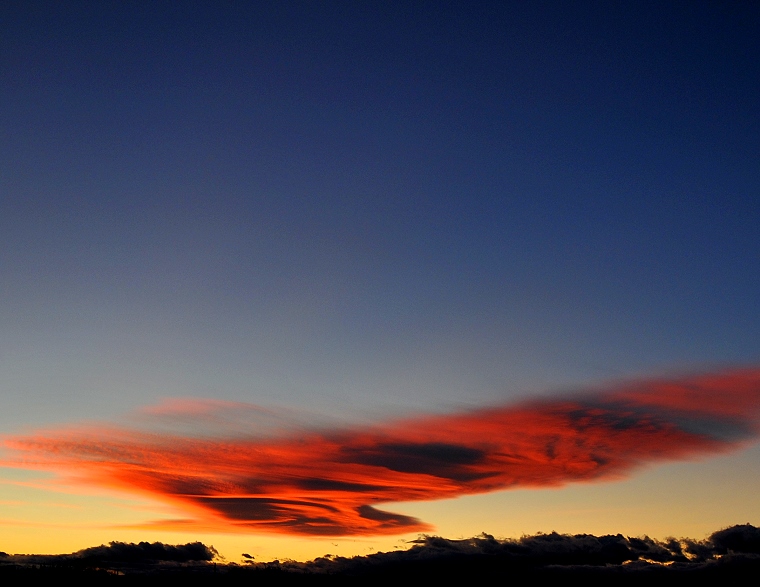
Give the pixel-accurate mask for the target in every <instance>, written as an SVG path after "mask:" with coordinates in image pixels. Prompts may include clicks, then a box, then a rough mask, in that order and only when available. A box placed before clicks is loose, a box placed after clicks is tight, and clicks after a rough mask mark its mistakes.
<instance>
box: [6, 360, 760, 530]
mask: <svg viewBox="0 0 760 587" xmlns="http://www.w3.org/2000/svg"><path fill="white" fill-rule="evenodd" d="M172 409H175V410H176V411H177V413H181V414H182V416H183V417H184V418H187V417H195V418H197V419H198V421H199V422H200V421H201V420H203V419H204V418H206V422H205V423H206V424H208V418H210V419H211V420H212V421H214V422H223V421H224V419H223V418H220V415H219V412H221V411H223V410H224V409H232V410H235V411H236V412H237V413H238V415H239V414H240V413H244V412H245V410H244V406H242V405H241V404H225V403H224V402H209V403H208V404H204V403H202V402H200V403H199V402H191V403H189V407H183V405H182V404H181V403H177V402H176V401H175V403H173V404H170V405H167V406H164V407H162V408H160V409H158V410H154V412H155V413H160V414H163V415H167V413H169V412H171V410H172ZM250 409H251V410H252V412H255V413H256V414H258V415H259V417H260V416H261V414H262V413H264V414H266V412H262V411H261V410H260V409H258V408H256V407H254V406H251V407H250ZM241 410H242V412H241ZM758 424H760V370H743V371H733V372H723V373H718V374H713V375H703V376H700V377H692V378H683V379H680V380H670V381H641V382H637V383H633V384H628V385H625V386H621V387H617V388H614V389H611V390H607V391H596V392H589V393H585V394H574V395H572V396H567V397H562V398H555V399H545V400H539V401H527V402H523V403H519V404H513V405H505V406H496V407H491V408H486V409H480V410H477V411H471V412H465V413H459V414H450V415H436V416H426V417H417V418H413V419H407V420H398V421H393V422H389V423H385V424H378V425H374V426H366V427H364V428H363V429H358V428H339V427H333V428H321V429H311V430H309V429H304V428H294V429H291V430H288V431H284V432H283V430H282V429H279V432H278V433H277V434H273V433H272V434H270V435H269V436H261V435H260V434H258V435H254V433H255V432H256V431H255V430H251V431H250V433H249V434H241V433H240V430H239V428H238V429H237V430H236V433H235V434H230V433H229V431H226V432H223V433H222V434H219V435H217V436H209V435H205V436H203V437H198V436H193V435H190V434H178V433H177V432H172V433H166V432H164V433H157V432H147V431H145V430H140V429H138V428H128V427H123V426H122V427H117V426H112V427H101V428H80V429H77V428H74V429H68V431H52V432H50V431H49V432H42V433H39V434H36V435H31V436H22V437H14V438H9V439H6V441H5V444H6V446H8V447H10V448H11V449H13V450H15V451H16V452H17V454H18V457H17V458H16V459H15V460H14V463H15V466H24V467H30V468H43V469H49V470H55V471H59V472H62V473H65V474H67V475H69V476H70V477H72V478H74V477H73V476H76V477H75V478H76V479H77V481H78V482H83V483H88V484H95V485H97V486H101V487H109V488H117V489H120V490H127V491H131V492H137V493H145V494H149V495H151V496H153V497H158V498H160V499H163V500H165V501H167V502H171V503H173V504H175V505H180V506H181V507H182V508H184V510H185V511H187V512H188V518H187V519H186V520H178V521H174V522H157V523H156V524H157V525H159V526H160V525H163V526H164V527H173V528H177V527H179V526H181V527H184V528H188V527H193V526H195V527H206V528H209V527H210V528H215V529H217V530H226V531H262V530H265V531H276V532H283V533H291V534H307V535H350V534H354V535H357V534H365V535H371V534H392V533H404V532H414V531H425V530H429V529H430V527H429V526H428V525H426V524H425V523H424V522H421V521H419V520H417V519H415V518H411V517H409V516H404V515H399V514H393V513H390V512H386V511H383V510H380V509H377V508H376V506H377V505H378V504H381V503H388V502H398V501H414V500H432V499H440V498H447V497H456V496H460V495H465V494H473V493H482V492H488V491H494V490H500V489H509V488H518V487H547V486H558V485H562V484H565V483H570V482H584V481H585V482H589V481H595V480H603V479H614V478H619V477H621V476H623V475H625V474H627V473H629V472H630V471H631V470H632V469H633V468H634V467H636V466H638V465H642V464H645V463H650V462H656V461H665V460H675V459H684V458H690V457H695V456H700V455H706V454H710V453H716V452H722V451H726V450H730V449H733V448H736V447H737V446H739V445H741V444H743V443H745V442H746V441H748V440H751V439H753V438H755V437H756V436H757V434H758V432H759V431H760V426H758ZM222 428H224V426H222ZM154 527H155V526H154Z"/></svg>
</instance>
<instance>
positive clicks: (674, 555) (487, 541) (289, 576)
mask: <svg viewBox="0 0 760 587" xmlns="http://www.w3.org/2000/svg"><path fill="white" fill-rule="evenodd" d="M371 509H372V508H370V510H371ZM363 513H364V514H367V513H368V512H367V511H366V510H364V511H363ZM369 515H372V516H377V517H379V518H380V519H381V520H382V521H393V518H386V517H385V514H384V513H383V512H378V511H377V510H374V511H371V512H369ZM758 536H760V529H758V528H756V527H754V526H751V525H749V524H745V525H742V526H732V527H730V528H726V529H723V530H720V531H718V532H715V533H713V534H712V535H711V536H710V537H709V538H707V539H706V540H702V541H698V540H692V539H674V538H671V539H667V540H664V541H658V540H654V539H652V538H649V537H646V536H642V537H635V538H633V537H626V536H623V535H622V534H615V535H605V536H594V535H591V534H575V535H569V534H558V533H556V532H551V533H548V534H537V535H534V536H523V537H522V538H519V539H496V538H494V537H493V536H490V535H488V534H481V535H480V536H476V537H474V538H468V539H464V540H451V539H447V538H442V537H440V536H422V537H420V538H419V539H417V540H414V541H412V542H411V543H410V544H411V546H410V548H408V549H407V550H398V551H393V552H381V553H376V554H372V555H368V556H356V557H352V558H345V557H335V556H330V555H326V556H325V557H321V558H317V559H315V560H313V561H309V562H295V561H285V562H280V561H275V562H268V563H257V562H255V560H254V557H253V556H251V555H250V554H247V553H246V554H243V555H242V556H243V558H244V559H245V565H244V566H237V565H235V564H234V563H233V564H221V563H220V564H218V565H216V564H214V565H212V563H214V562H216V561H219V558H218V555H217V553H216V551H215V550H214V548H213V547H208V546H205V545H203V544H201V543H198V542H195V543H190V544H185V545H181V546H170V545H165V544H161V543H153V544H149V543H147V542H141V543H139V544H125V543H120V542H112V543H110V544H109V545H108V546H98V547H94V548H88V549H85V550H81V551H79V552H76V553H73V554H69V555H13V556H7V557H6V558H5V559H4V560H3V561H0V570H1V569H2V568H7V566H8V565H11V564H12V565H14V566H20V567H24V566H27V567H30V568H34V566H35V565H48V566H53V565H54V566H56V567H57V568H72V567H73V568H80V569H81V568H88V567H97V568H113V569H119V570H121V571H124V572H126V573H127V574H129V573H146V572H156V573H161V572H171V573H173V575H172V578H174V579H177V578H181V577H182V576H181V575H178V574H177V573H178V570H179V572H181V571H182V569H187V568H190V569H192V572H193V577H195V578H196V579H201V582H204V581H208V580H209V579H210V577H207V578H206V579H204V576H205V575H204V574H203V573H204V569H205V572H206V573H212V572H213V573H214V574H215V577H216V579H215V580H222V579H224V578H228V579H240V580H241V581H243V582H245V583H251V582H255V583H257V584H277V585H287V584H292V583H293V582H300V584H304V583H309V582H310V581H311V580H313V581H315V582H318V583H320V584H323V583H324V581H318V579H319V578H320V577H321V578H324V579H329V580H330V581H335V580H339V579H341V578H344V579H347V580H350V581H355V580H364V579H369V578H372V579H373V580H376V579H390V580H394V581H397V582H402V583H405V584H408V583H409V582H410V581H415V582H419V581H426V582H428V583H429V582H431V581H440V582H441V583H450V582H451V581H452V580H456V581H474V580H499V581H510V582H514V581H516V580H520V579H540V578H542V577H545V578H562V577H568V578H569V577H582V578H584V579H595V578H596V579H599V582H600V584H609V582H610V581H612V582H615V583H616V584H620V581H625V580H627V579H631V580H632V581H633V580H635V581H636V582H637V583H636V584H640V583H639V582H640V581H642V580H646V581H647V582H648V583H649V584H651V583H652V582H653V581H654V582H655V583H656V584H660V583H662V584H668V585H671V584H672V581H673V580H674V579H676V578H678V577H684V578H686V579H689V580H693V579H695V578H698V577H699V578H713V579H715V580H716V581H717V580H720V581H721V582H722V584H725V583H726V582H733V581H734V579H738V578H740V577H743V576H748V575H747V573H751V574H755V576H756V573H757V572H758V571H760V553H758ZM697 553H698V554H697ZM3 565H5V567H3ZM199 573H200V574H199ZM241 573H243V574H241ZM204 584H205V583H204ZM630 584H633V583H630Z"/></svg>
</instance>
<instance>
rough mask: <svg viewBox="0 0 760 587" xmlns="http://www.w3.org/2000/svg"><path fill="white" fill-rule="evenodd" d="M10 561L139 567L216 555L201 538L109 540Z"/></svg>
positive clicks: (183, 562)
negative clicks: (68, 551) (185, 541)
mask: <svg viewBox="0 0 760 587" xmlns="http://www.w3.org/2000/svg"><path fill="white" fill-rule="evenodd" d="M8 559H9V562H13V563H14V564H37V565H39V564H44V565H73V566H79V567H81V566H101V567H113V568H123V567H134V568H137V567H140V566H156V565H166V564H169V565H173V566H177V565H180V566H181V565H187V564H204V563H210V562H213V561H214V560H217V559H219V553H218V552H217V551H216V549H215V548H214V547H213V546H206V545H205V544H203V543H201V542H190V543H188V544H181V545H170V544H163V543H161V542H152V543H151V542H140V543H138V544H135V543H131V542H110V543H109V544H108V545H105V544H102V545H100V546H93V547H91V548H85V549H83V550H79V551H77V552H74V553H71V554H54V555H44V554H26V555H24V554H22V555H13V556H9V557H8Z"/></svg>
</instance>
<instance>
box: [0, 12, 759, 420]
mask: <svg viewBox="0 0 760 587" xmlns="http://www.w3.org/2000/svg"><path fill="white" fill-rule="evenodd" d="M758 25H760V5H758V4H757V3H752V2H725V3H721V2H675V3H672V2H616V3H609V2H500V3H486V2H480V3H477V2H472V3H471V2H461V3H457V2H415V3H371V2H324V3H317V2H270V3H265V2H261V3H242V2H241V3H222V2H208V3H201V2H181V3H180V2H177V3H169V2H135V3H130V2H92V3H82V2H70V3H57V2H49V3H43V2H36V3H35V2H4V3H3V5H2V7H1V8H0V299H2V304H1V305H0V397H2V400H3V402H4V405H5V406H6V407H5V408H4V409H3V410H2V416H0V426H2V430H3V431H4V432H8V431H11V430H16V429H18V428H19V427H22V426H26V425H34V424H37V423H40V422H60V421H62V420H70V419H73V418H95V417H104V416H112V415H114V414H118V413H121V412H123V411H125V410H127V409H131V408H134V407H136V406H140V405H144V404H149V403H153V402H156V401H159V400H160V399H161V398H163V397H167V396H201V397H213V398H219V399H229V400H242V401H249V402H253V403H265V404H278V405H279V404H284V405H292V406H304V405H306V406H309V407H312V408H314V409H318V410H329V411H336V410H338V411H340V410H348V411H352V410H353V411H359V412H362V411H366V410H373V409H391V410H402V411H403V410H405V409H412V410H442V409H447V408H448V407H450V406H451V405H453V404H468V405H469V404H479V403H483V402H491V401H496V400H503V399H504V398H509V397H511V396H513V395H522V394H530V393H536V392H544V391H547V390H551V389H556V388H564V387H572V386H576V385H581V384H583V383H586V382H594V381H599V380H603V379H609V378H616V377H629V376H638V375H642V374H652V373H660V372H663V371H671V370H701V369H703V368H704V369H706V368H712V367H714V366H716V365H725V364H732V365H735V364H738V365H746V364H757V362H758V359H760V339H759V338H758V332H760V304H759V303H758V292H760V238H758V226H760V156H759V155H760V35H758V30H760V27H759V26H758Z"/></svg>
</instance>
